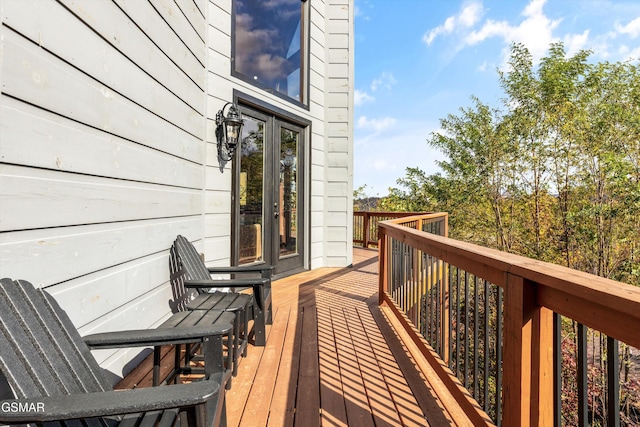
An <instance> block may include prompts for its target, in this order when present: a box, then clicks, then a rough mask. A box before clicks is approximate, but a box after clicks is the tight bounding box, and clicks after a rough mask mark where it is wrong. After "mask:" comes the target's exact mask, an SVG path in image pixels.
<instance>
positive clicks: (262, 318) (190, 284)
mask: <svg viewBox="0 0 640 427" xmlns="http://www.w3.org/2000/svg"><path fill="white" fill-rule="evenodd" d="M170 269H171V283H172V286H173V289H174V294H175V297H176V300H177V301H178V304H179V305H180V306H183V307H184V308H186V309H188V310H209V309H211V308H213V307H216V308H220V306H221V305H220V303H219V302H218V301H219V299H220V298H221V292H220V291H216V292H211V290H215V289H221V288H234V289H237V288H252V289H253V301H252V304H251V311H252V312H253V313H252V314H253V319H254V334H255V345H258V346H264V345H265V344H266V334H265V327H266V325H268V324H271V323H272V317H273V316H272V313H271V273H272V271H273V267H272V266H270V265H250V266H238V267H207V266H206V265H205V264H204V262H203V261H202V259H201V258H200V255H199V254H198V251H197V250H196V248H195V247H194V246H193V245H192V244H191V242H189V240H187V238H186V237H184V236H180V235H179V236H178V237H177V238H176V240H175V242H174V243H173V246H172V247H171V260H170ZM212 274H225V275H227V274H228V275H232V276H234V277H233V278H231V279H216V280H214V279H212V278H211V275H212ZM255 276H258V277H255ZM189 290H196V291H197V295H195V297H194V295H192V293H191V292H189ZM226 293H228V292H226ZM232 295H242V294H237V293H232ZM226 298H229V297H226ZM245 343H246V342H245ZM245 352H246V347H245V350H244V352H243V353H245Z"/></svg>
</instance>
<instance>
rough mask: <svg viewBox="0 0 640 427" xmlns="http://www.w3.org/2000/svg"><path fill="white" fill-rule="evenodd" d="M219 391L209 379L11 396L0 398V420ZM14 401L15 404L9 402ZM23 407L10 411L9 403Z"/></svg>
mask: <svg viewBox="0 0 640 427" xmlns="http://www.w3.org/2000/svg"><path fill="white" fill-rule="evenodd" d="M219 392H220V384H219V383H218V382H216V381H213V380H205V381H197V382H193V383H190V384H177V385H168V386H164V387H153V388H139V389H133V390H119V391H105V392H98V393H84V394H74V395H62V396H50V397H37V398H30V399H12V400H5V401H2V402H0V424H12V425H13V424H23V423H38V422H47V421H59V420H73V419H79V418H92V417H105V416H112V415H122V414H131V413H136V412H146V411H155V410H162V409H172V408H182V407H190V406H195V405H199V404H202V403H205V402H207V401H209V400H211V399H212V398H215V397H216V395H217V394H218V393H219ZM12 405H15V406H12ZM18 405H27V406H22V408H27V409H26V411H23V412H18V411H13V410H12V407H15V408H19V407H18Z"/></svg>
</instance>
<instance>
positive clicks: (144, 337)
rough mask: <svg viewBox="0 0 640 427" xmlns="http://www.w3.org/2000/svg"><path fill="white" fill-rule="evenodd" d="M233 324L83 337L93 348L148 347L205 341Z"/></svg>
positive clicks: (226, 332)
mask: <svg viewBox="0 0 640 427" xmlns="http://www.w3.org/2000/svg"><path fill="white" fill-rule="evenodd" d="M232 328H233V325H232V324H231V323H229V324H223V325H195V326H189V327H188V328H157V329H136V330H129V331H114V332H103V333H98V334H91V335H87V336H85V337H83V338H82V339H83V340H84V342H85V343H86V344H87V345H88V346H89V347H91V348H92V349H98V348H127V347H147V346H158V345H172V344H185V343H194V342H203V341H204V340H205V339H206V338H207V337H212V336H217V335H226V334H228V333H229V331H231V329H232Z"/></svg>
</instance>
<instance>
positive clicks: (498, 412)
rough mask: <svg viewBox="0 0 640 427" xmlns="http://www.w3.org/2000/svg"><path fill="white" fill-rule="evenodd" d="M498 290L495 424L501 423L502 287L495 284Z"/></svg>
mask: <svg viewBox="0 0 640 427" xmlns="http://www.w3.org/2000/svg"><path fill="white" fill-rule="evenodd" d="M496 288H497V290H498V297H497V300H498V301H497V304H496V323H497V328H498V333H497V335H496V356H497V357H496V424H497V426H498V427H500V426H501V425H502V299H503V291H502V288H501V287H499V286H496Z"/></svg>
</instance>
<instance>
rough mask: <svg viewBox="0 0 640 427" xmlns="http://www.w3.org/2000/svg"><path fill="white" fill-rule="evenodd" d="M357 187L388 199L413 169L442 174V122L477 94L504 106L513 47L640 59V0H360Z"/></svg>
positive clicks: (597, 58) (543, 52)
mask: <svg viewBox="0 0 640 427" xmlns="http://www.w3.org/2000/svg"><path fill="white" fill-rule="evenodd" d="M355 5H356V22H355V116H354V120H355V124H354V128H355V161H354V162H355V171H354V188H358V187H360V186H362V185H366V188H365V193H366V194H367V195H369V196H385V195H387V194H388V188H389V187H398V185H397V184H396V180H397V179H398V178H401V177H404V176H405V175H406V173H405V171H406V168H407V167H419V168H420V169H422V170H423V171H425V172H427V173H428V174H431V173H435V172H437V171H438V167H437V165H436V164H435V160H438V159H441V158H442V156H441V154H440V153H439V152H438V151H435V150H433V149H432V148H430V147H429V146H428V144H427V139H428V138H429V137H430V135H431V133H432V132H437V131H438V129H439V120H440V119H441V118H445V117H446V116H447V115H448V114H450V113H453V114H458V113H459V109H460V108H461V107H467V106H469V105H470V97H471V96H472V95H475V96H477V97H478V98H480V100H481V101H482V102H484V103H487V104H489V105H492V106H496V107H497V106H499V102H500V98H501V96H502V95H503V92H502V90H501V88H500V86H499V83H498V73H497V71H496V70H497V69H501V70H506V61H507V59H508V57H509V46H510V45H511V43H513V42H520V43H523V44H524V45H525V46H526V47H527V48H528V49H529V51H530V52H531V53H532V55H533V57H534V60H538V59H540V58H542V57H544V56H545V55H546V54H547V50H548V47H549V44H550V43H553V42H563V43H564V46H565V50H566V51H567V52H568V53H569V54H573V53H575V52H577V51H578V50H580V49H588V50H592V51H593V54H592V56H591V57H590V58H591V60H592V61H594V62H595V61H610V62H615V61H623V60H627V59H635V58H640V1H638V0H355Z"/></svg>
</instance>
